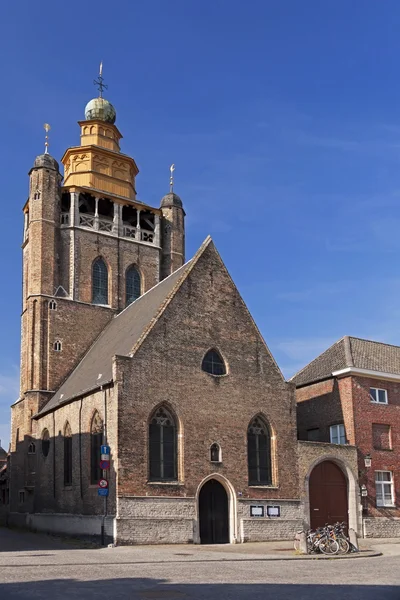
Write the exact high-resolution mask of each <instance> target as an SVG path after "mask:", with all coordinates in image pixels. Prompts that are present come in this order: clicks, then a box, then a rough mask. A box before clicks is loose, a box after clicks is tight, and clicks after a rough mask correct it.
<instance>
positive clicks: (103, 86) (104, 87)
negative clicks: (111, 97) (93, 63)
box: [93, 61, 108, 98]
mask: <svg viewBox="0 0 400 600" xmlns="http://www.w3.org/2000/svg"><path fill="white" fill-rule="evenodd" d="M103 81H104V78H103V61H101V63H100V70H99V78H98V79H93V84H94V85H96V86H97V87H98V88H99V97H100V98H102V97H103V90H108V85H106V84H105V83H103Z"/></svg>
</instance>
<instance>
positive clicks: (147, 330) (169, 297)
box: [129, 235, 212, 357]
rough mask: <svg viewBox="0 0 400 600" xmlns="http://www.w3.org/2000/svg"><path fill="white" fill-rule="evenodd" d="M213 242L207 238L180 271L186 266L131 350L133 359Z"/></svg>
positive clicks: (209, 237)
mask: <svg viewBox="0 0 400 600" xmlns="http://www.w3.org/2000/svg"><path fill="white" fill-rule="evenodd" d="M211 242H212V239H211V236H210V235H208V236H207V237H206V239H205V240H204V242H203V243H202V244H201V246H200V248H199V249H198V250H197V252H196V254H195V255H194V256H193V258H192V259H191V260H189V261H188V262H187V263H185V265H183V266H182V267H180V269H183V267H185V266H186V267H187V268H186V269H185V270H184V272H183V274H182V276H181V277H180V278H179V279H178V280H177V282H176V283H175V285H174V287H173V288H172V290H171V291H170V293H169V294H168V295H167V296H166V298H165V299H164V301H163V302H162V304H161V306H160V308H159V309H158V312H157V314H156V315H155V316H154V317H153V318H152V319H151V320H150V322H149V324H148V325H147V327H146V328H145V329H144V330H143V331H142V334H141V336H140V337H139V339H138V340H137V342H136V343H135V344H134V346H133V347H132V350H131V352H130V354H129V356H131V357H132V356H133V355H134V354H135V352H136V351H137V350H138V349H139V348H140V346H141V345H142V344H143V342H144V340H145V339H146V338H147V336H148V334H149V333H150V331H151V330H152V329H153V327H154V326H155V324H156V323H157V321H158V320H159V319H160V317H161V315H162V314H163V312H164V311H165V309H166V308H167V306H168V304H169V303H170V302H171V300H172V298H173V297H174V296H175V294H176V292H177V291H178V289H179V288H180V287H181V285H182V283H183V282H184V281H185V280H186V279H187V277H188V275H189V273H190V272H191V271H192V269H193V267H194V266H195V264H196V263H197V261H198V260H199V258H200V256H201V255H202V254H203V252H204V251H205V249H206V248H207V247H208V246H209V244H210V243H211ZM177 270H179V269H177ZM176 272H177V271H174V273H175V274H176ZM171 275H172V273H171ZM163 281H165V279H163ZM152 289H154V288H152Z"/></svg>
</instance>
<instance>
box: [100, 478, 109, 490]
mask: <svg viewBox="0 0 400 600" xmlns="http://www.w3.org/2000/svg"><path fill="white" fill-rule="evenodd" d="M99 488H108V481H107V479H100V481H99Z"/></svg>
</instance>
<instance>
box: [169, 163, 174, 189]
mask: <svg viewBox="0 0 400 600" xmlns="http://www.w3.org/2000/svg"><path fill="white" fill-rule="evenodd" d="M169 170H170V173H171V175H170V176H169V191H170V192H171V194H172V192H173V191H174V171H175V165H174V164H172V165H171V166H170V168H169Z"/></svg>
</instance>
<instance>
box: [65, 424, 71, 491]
mask: <svg viewBox="0 0 400 600" xmlns="http://www.w3.org/2000/svg"><path fill="white" fill-rule="evenodd" d="M64 485H72V431H71V427H70V424H69V423H66V425H65V427H64Z"/></svg>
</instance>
